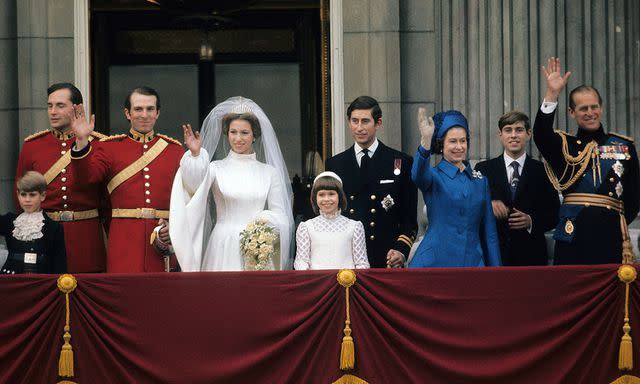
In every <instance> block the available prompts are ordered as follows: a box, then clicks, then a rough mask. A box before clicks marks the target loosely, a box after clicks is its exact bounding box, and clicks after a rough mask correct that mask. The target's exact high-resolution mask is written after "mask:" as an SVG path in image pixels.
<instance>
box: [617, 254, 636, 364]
mask: <svg viewBox="0 0 640 384" xmlns="http://www.w3.org/2000/svg"><path fill="white" fill-rule="evenodd" d="M637 276H638V272H637V271H636V269H635V268H634V267H633V265H628V264H624V265H621V266H620V268H618V278H619V279H620V281H622V282H623V283H624V284H625V293H624V325H623V326H622V331H623V335H622V340H620V351H619V354H618V369H620V370H621V371H630V370H632V369H633V344H632V340H631V335H629V333H630V332H631V326H630V325H629V284H630V283H632V282H633V281H634V280H635V279H636V277H637Z"/></svg>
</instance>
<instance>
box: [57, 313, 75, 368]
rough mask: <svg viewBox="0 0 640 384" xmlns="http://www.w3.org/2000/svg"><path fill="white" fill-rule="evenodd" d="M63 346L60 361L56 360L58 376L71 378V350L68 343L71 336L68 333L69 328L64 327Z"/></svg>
mask: <svg viewBox="0 0 640 384" xmlns="http://www.w3.org/2000/svg"><path fill="white" fill-rule="evenodd" d="M63 339H64V344H63V345H62V350H61V351H60V360H58V376H62V377H73V348H71V344H69V341H70V340H71V334H70V333H69V327H68V326H65V327H64V336H63Z"/></svg>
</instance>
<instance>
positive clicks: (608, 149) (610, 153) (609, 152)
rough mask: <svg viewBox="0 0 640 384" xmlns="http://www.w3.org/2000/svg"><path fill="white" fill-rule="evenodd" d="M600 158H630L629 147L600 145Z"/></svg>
mask: <svg viewBox="0 0 640 384" xmlns="http://www.w3.org/2000/svg"><path fill="white" fill-rule="evenodd" d="M598 152H599V153H600V158H601V159H603V160H629V159H630V158H631V155H630V154H629V147H628V146H627V145H622V144H618V145H601V146H600V147H598Z"/></svg>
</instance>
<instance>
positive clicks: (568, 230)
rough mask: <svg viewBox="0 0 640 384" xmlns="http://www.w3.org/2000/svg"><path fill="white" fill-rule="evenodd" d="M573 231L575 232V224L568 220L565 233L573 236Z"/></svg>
mask: <svg viewBox="0 0 640 384" xmlns="http://www.w3.org/2000/svg"><path fill="white" fill-rule="evenodd" d="M573 230H574V228H573V223H572V222H571V220H569V219H567V222H566V223H564V231H565V232H566V233H567V234H568V235H570V234H572V233H573Z"/></svg>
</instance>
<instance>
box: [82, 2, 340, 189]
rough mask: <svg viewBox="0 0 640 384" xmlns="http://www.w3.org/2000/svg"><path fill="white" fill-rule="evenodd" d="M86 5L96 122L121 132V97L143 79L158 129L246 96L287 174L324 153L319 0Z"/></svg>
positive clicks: (197, 118)
mask: <svg viewBox="0 0 640 384" xmlns="http://www.w3.org/2000/svg"><path fill="white" fill-rule="evenodd" d="M90 9H91V50H92V52H91V58H92V65H91V68H92V85H91V92H92V102H93V105H92V110H93V111H95V112H96V118H97V121H96V127H97V129H98V130H100V131H102V132H105V133H110V134H116V133H122V132H125V131H126V130H127V129H128V123H127V121H126V120H125V118H124V114H123V112H122V108H123V107H122V105H123V102H124V97H125V96H126V94H127V92H128V91H129V90H130V89H131V88H133V87H135V86H138V85H148V86H151V87H154V88H156V89H157V90H158V91H159V93H160V96H161V99H162V108H161V116H160V119H159V121H158V126H157V128H158V131H159V132H162V133H165V134H168V135H170V136H172V137H175V138H178V139H180V138H181V136H182V132H181V124H182V123H184V122H190V123H191V124H192V125H197V126H199V125H200V124H201V123H202V120H203V119H204V117H205V116H206V115H207V113H209V111H210V110H211V108H212V107H213V106H214V105H215V104H216V103H218V102H220V101H222V100H224V99H226V98H227V97H230V96H236V95H242V96H245V97H248V98H251V99H254V101H256V102H257V103H258V104H260V105H261V106H262V107H263V109H264V110H265V112H266V113H267V115H268V116H269V117H270V119H271V120H272V123H273V125H274V128H275V129H276V131H277V133H278V138H279V140H280V144H281V148H282V149H283V154H284V156H285V160H286V161H287V166H288V167H289V173H290V176H291V177H293V176H294V175H300V176H302V175H303V173H304V171H303V170H304V169H305V164H304V162H305V157H309V156H307V154H308V153H314V152H319V153H322V151H323V143H326V140H327V134H328V132H326V131H327V129H325V128H323V117H322V113H321V111H322V110H323V105H322V103H323V97H321V94H322V92H321V89H322V87H323V85H326V80H323V77H322V76H323V75H322V73H321V72H322V71H321V60H322V57H321V56H322V54H321V46H322V41H323V36H322V34H323V32H321V21H320V14H321V5H320V0H315V1H313V0H298V1H295V0H290V1H286V0H281V1H273V0H271V1H269V0H263V1H260V0H254V1H250V0H249V1H248V0H233V1H220V0H208V1H204V0H148V1H145V0H92V1H90ZM325 41H326V40H325ZM326 102H327V101H326V100H325V103H326ZM326 107H327V106H325V109H326ZM322 154H323V155H324V153H322Z"/></svg>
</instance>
